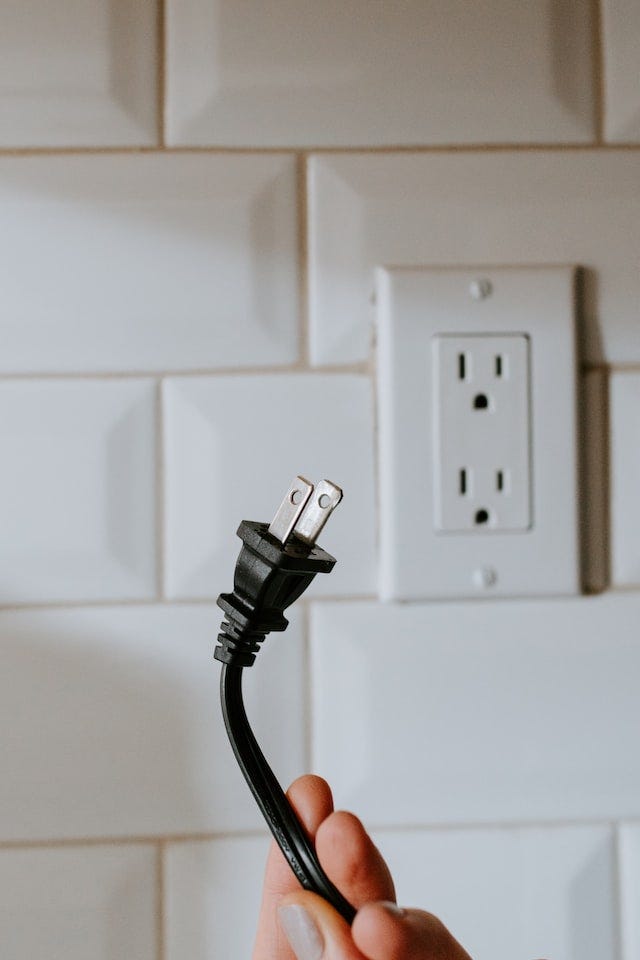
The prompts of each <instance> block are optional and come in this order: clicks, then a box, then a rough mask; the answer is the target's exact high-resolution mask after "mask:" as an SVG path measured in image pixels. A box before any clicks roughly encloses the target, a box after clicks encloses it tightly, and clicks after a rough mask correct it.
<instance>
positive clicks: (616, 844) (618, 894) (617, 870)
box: [611, 823, 624, 960]
mask: <svg viewBox="0 0 640 960" xmlns="http://www.w3.org/2000/svg"><path fill="white" fill-rule="evenodd" d="M612 828H613V838H612V842H613V856H612V860H613V877H612V878H611V879H612V883H613V890H612V892H611V896H612V900H613V935H614V944H613V950H614V957H615V958H616V960H623V957H624V911H623V907H622V874H621V857H620V823H613V824H612Z"/></svg>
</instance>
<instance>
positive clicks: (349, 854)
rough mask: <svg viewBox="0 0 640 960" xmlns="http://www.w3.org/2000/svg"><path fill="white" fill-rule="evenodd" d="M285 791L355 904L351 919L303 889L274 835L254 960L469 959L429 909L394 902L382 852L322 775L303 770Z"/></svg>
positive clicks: (332, 876) (329, 868)
mask: <svg viewBox="0 0 640 960" xmlns="http://www.w3.org/2000/svg"><path fill="white" fill-rule="evenodd" d="M287 795H288V797H289V800H290V801H291V803H292V805H293V807H294V809H295V810H296V813H297V814H298V816H299V817H300V820H301V821H302V823H303V825H304V827H305V828H306V830H307V831H308V833H309V834H310V836H311V837H312V838H313V839H314V841H315V846H316V851H317V853H318V857H319V859H320V863H321V864H322V867H323V869H324V870H325V872H326V873H327V875H328V876H329V878H330V879H331V880H332V881H333V882H334V883H335V885H336V886H337V887H338V889H339V890H340V891H341V892H342V893H343V894H344V896H345V897H346V898H347V900H349V901H350V902H351V903H352V904H353V906H354V907H355V908H356V909H357V911H358V912H357V914H356V917H355V920H354V921H353V925H352V926H351V927H349V925H348V924H347V923H346V921H345V920H343V918H342V917H341V916H340V915H339V914H338V913H337V912H336V911H335V910H334V909H333V907H331V906H329V904H328V903H327V902H326V901H325V900H323V899H322V898H321V897H318V896H317V895H316V894H314V893H309V892H307V891H304V890H301V889H300V886H299V884H298V881H297V880H296V879H295V877H294V876H293V874H292V873H291V870H290V868H289V866H288V864H287V863H286V862H285V859H284V857H283V856H282V854H281V853H280V850H279V849H278V847H277V846H276V844H275V843H272V845H271V849H270V851H269V858H268V861H267V869H266V874H265V881H264V890H263V898H262V906H261V909H260V919H259V922H258V935H257V939H256V946H255V950H254V953H253V960H471V958H470V957H469V954H468V953H466V952H465V951H464V950H463V949H462V947H461V946H460V944H459V943H458V942H457V941H456V940H455V939H454V938H453V936H452V935H451V934H450V933H449V931H448V930H447V929H446V927H444V926H443V924H442V923H441V922H440V921H439V920H438V919H437V918H436V917H434V916H433V915H432V914H430V913H426V912H425V911H423V910H413V909H411V910H403V909H400V908H399V907H397V906H396V904H395V890H394V886H393V880H392V878H391V874H390V873H389V868H388V867H387V865H386V863H385V862H384V860H383V858H382V855H381V854H380V852H379V851H378V849H377V848H376V847H375V845H374V843H373V841H372V840H371V838H370V837H369V836H368V834H367V833H366V831H365V829H364V827H363V826H362V824H361V823H360V821H359V820H358V818H357V817H355V816H354V815H353V814H351V813H345V812H343V811H340V812H334V810H333V799H332V796H331V790H330V788H329V785H328V784H327V783H326V782H325V781H324V780H321V779H320V778H319V777H312V776H306V777H301V778H300V779H299V780H296V781H295V783H294V784H293V785H292V786H291V788H290V789H289V791H288V794H287Z"/></svg>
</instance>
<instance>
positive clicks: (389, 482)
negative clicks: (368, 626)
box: [376, 267, 581, 600]
mask: <svg viewBox="0 0 640 960" xmlns="http://www.w3.org/2000/svg"><path fill="white" fill-rule="evenodd" d="M575 286H576V270H575V268H573V267H500V268H497V267H484V268H476V269H471V268H464V269H460V268H434V269H427V268H389V269H383V268H380V269H379V270H378V271H377V295H376V311H377V376H378V401H379V407H378V421H379V430H378V442H379V457H378V462H379V476H380V593H381V595H382V597H383V599H387V600H422V599H440V598H455V597H462V598H466V597H478V596H481V597H490V596H526V595H532V594H533V595H535V594H538V595H557V594H574V593H578V592H579V591H580V589H581V571H580V561H579V557H580V550H579V523H578V496H577V487H578V444H577V411H576V404H577V363H576V346H575V311H576V307H575V301H576V298H575Z"/></svg>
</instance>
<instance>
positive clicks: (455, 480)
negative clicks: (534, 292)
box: [432, 334, 531, 533]
mask: <svg viewBox="0 0 640 960" xmlns="http://www.w3.org/2000/svg"><path fill="white" fill-rule="evenodd" d="M432 355H433V465H434V520H435V526H436V529H437V530H439V531H440V532H442V533H463V532H464V533H470V532H471V531H475V532H476V533H493V532H495V531H499V530H520V531H522V530H528V529H529V527H530V526H531V476H530V455H529V447H530V421H531V411H530V405H529V338H528V337H526V336H524V335H522V334H512V335H511V336H508V337H500V336H495V335H491V334H489V335H487V336H482V335H476V336H471V337H455V336H436V337H434V338H433V341H432Z"/></svg>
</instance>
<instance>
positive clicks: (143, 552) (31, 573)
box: [0, 380, 156, 604]
mask: <svg viewBox="0 0 640 960" xmlns="http://www.w3.org/2000/svg"><path fill="white" fill-rule="evenodd" d="M154 448H155V403H154V386H153V384H152V383H151V382H149V381H146V380H123V381H95V380H94V381H91V380H72V381H52V380H40V381H25V380H20V381H18V380H16V381H13V382H5V383H3V384H2V385H0V450H1V451H2V461H3V467H2V473H1V475H0V526H1V527H2V530H3V536H2V540H1V541H0V565H1V568H2V576H1V577H0V603H3V604H14V603H15V604H21V603H39V602H42V601H69V600H74V601H85V600H107V599H143V598H149V597H152V596H154V594H155V592H156V571H155V502H154V500H155V479H154V471H155V449H154Z"/></svg>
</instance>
